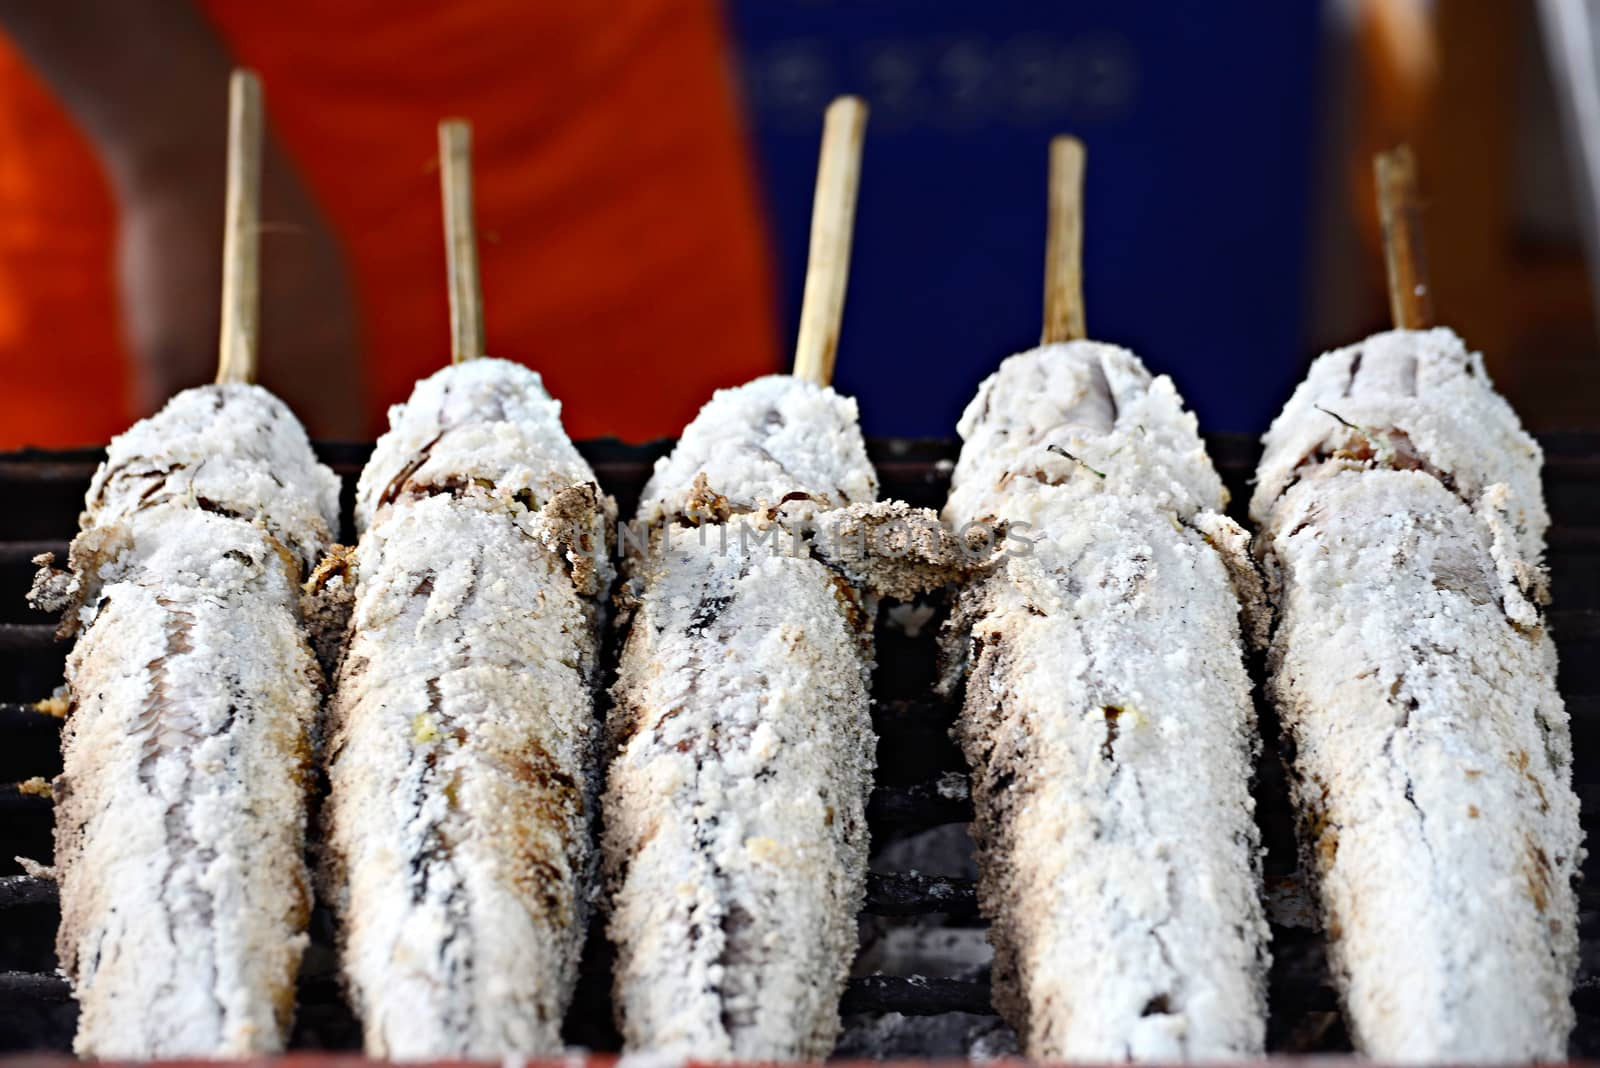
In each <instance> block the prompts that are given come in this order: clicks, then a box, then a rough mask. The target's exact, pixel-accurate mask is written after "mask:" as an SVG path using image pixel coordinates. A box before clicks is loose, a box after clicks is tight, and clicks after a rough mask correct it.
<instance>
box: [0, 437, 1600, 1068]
mask: <svg viewBox="0 0 1600 1068" xmlns="http://www.w3.org/2000/svg"><path fill="white" fill-rule="evenodd" d="M1210 444H1211V449H1212V455H1213V457H1214V458H1215V460H1216V461H1217V465H1218V467H1219V469H1220V470H1221V472H1222V474H1223V477H1224V479H1225V481H1227V483H1228V485H1229V488H1230V490H1231V491H1232V493H1233V499H1234V502H1235V504H1234V510H1235V511H1236V512H1238V511H1240V510H1242V505H1243V502H1244V500H1245V499H1246V497H1247V495H1248V494H1247V491H1248V487H1247V485H1246V479H1247V478H1248V476H1249V472H1250V470H1251V468H1252V467H1253V465H1254V461H1255V458H1256V446H1255V443H1254V442H1253V441H1250V440H1247V439H1244V438H1237V437H1219V438H1215V439H1213V440H1212V441H1211V443H1210ZM1545 446H1546V450H1547V454H1548V457H1547V467H1546V475H1545V480H1546V492H1547V494H1548V496H1549V499H1550V507H1551V512H1552V515H1553V518H1554V520H1555V524H1554V527H1553V528H1552V531H1551V537H1550V557H1549V562H1550V565H1551V569H1552V573H1553V578H1554V586H1555V595H1556V609H1555V611H1554V612H1552V614H1551V620H1552V627H1553V629H1554V632H1555V635H1556V638H1557V643H1558V646H1559V648H1560V651H1561V660H1562V676H1561V681H1562V691H1563V693H1564V694H1565V695H1566V698H1567V707H1568V710H1569V712H1570V714H1571V718H1572V733H1573V746H1574V751H1575V754H1576V775H1575V778H1576V782H1577V786H1578V790H1579V794H1580V796H1581V797H1582V799H1583V810H1584V823H1585V826H1588V825H1589V824H1590V822H1591V821H1590V816H1591V814H1592V811H1593V808H1594V806H1595V805H1596V804H1600V752H1597V750H1596V745H1597V742H1600V738H1597V736H1600V655H1597V654H1600V492H1597V491H1600V435H1563V436H1555V437H1551V438H1548V439H1546V441H1545ZM581 448H582V451H583V452H584V453H585V455H586V456H587V457H588V458H589V459H590V461H591V462H592V463H593V464H594V466H595V469H596V472H597V473H598V474H599V477H600V479H601V482H602V483H603V484H604V485H605V487H606V488H607V489H608V490H609V491H611V492H612V493H614V494H615V495H616V496H617V498H618V503H619V505H620V506H621V510H622V514H624V515H629V514H631V512H632V509H633V507H634V504H635V502H636V501H637V498H638V494H639V491H640V489H641V488H642V486H643V484H644V481H645V479H646V478H647V477H648V476H649V473H650V467H651V464H652V462H653V461H654V459H655V458H656V457H657V456H659V455H661V453H662V452H663V451H664V448H665V446H664V445H656V446H644V447H631V446H625V445H621V444H618V443H615V442H604V441H603V442H591V443H586V444H585V445H583V446H582V447H581ZM319 451H320V453H321V455H322V458H323V459H324V460H325V461H326V462H328V463H329V464H331V465H332V466H333V467H334V469H335V470H336V471H338V472H339V473H340V474H341V475H342V476H344V478H345V490H346V500H345V509H346V532H347V535H348V530H349V522H348V520H349V505H350V500H349V497H350V493H351V491H352V489H353V486H354V475H355V473H356V472H357V471H359V469H360V465H361V464H362V462H363V461H364V460H365V458H366V455H367V452H368V447H367V446H359V445H324V446H321V447H319ZM871 452H872V454H873V460H874V462H875V463H876V464H877V467H878V471H879V474H880V476H881V479H882V483H883V493H884V495H885V496H886V497H899V498H902V499H904V500H907V501H909V502H911V503H913V504H918V505H926V506H930V507H934V508H937V507H939V506H940V505H941V504H942V503H943V498H944V495H945V492H946V489H947V485H948V472H949V463H948V461H950V460H952V459H953V458H954V454H955V448H954V446H953V445H952V444H949V443H932V442H901V441H878V442H873V443H872V447H871ZM99 459H100V453H99V452H98V451H96V450H83V451H76V452H49V453H45V452H30V453H13V454H9V455H4V456H0V500H7V501H10V502H11V504H10V506H9V509H8V512H7V515H6V517H5V518H4V519H3V520H0V827H3V828H4V830H3V831H0V836H3V838H0V857H4V858H5V859H4V861H3V862H0V872H4V873H6V874H4V875H0V1051H10V1050H59V1051H65V1050H66V1049H68V1048H69V1045H70V1041H71V1034H72V1028H73V1017H74V1009H73V1006H72V1004H71V1001H70V998H69V996H68V989H67V985H66V982H65V980H63V979H61V978H60V977H59V976H57V975H56V974H55V971H54V963H55V962H54V957H53V954H52V948H51V943H52V940H53V935H54V928H55V924H56V894H55V887H54V885H53V884H52V883H50V882H48V881H45V880H40V879H35V878H31V877H29V876H26V875H23V874H17V873H19V872H20V871H21V869H20V867H19V866H17V865H16V864H15V863H14V862H13V861H12V860H11V859H10V858H11V857H12V856H14V855H16V856H23V857H29V858H33V859H37V860H40V861H47V860H48V858H49V856H50V802H49V799H48V797H46V796H40V795H39V793H36V792H34V791H33V789H32V787H30V786H28V785H27V783H28V780H30V779H35V778H36V777H42V778H44V779H46V780H48V779H49V778H50V777H51V776H52V775H54V774H55V773H56V772H57V771H58V770H59V768H60V758H59V755H58V754H57V749H56V746H57V740H56V736H57V732H58V730H59V726H60V720H58V719H56V718H54V717H52V716H50V715H48V714H45V713H44V712H41V711H39V710H38V709H37V708H36V705H35V702H37V701H39V700H40V699H41V698H44V697H47V696H48V695H49V694H50V693H51V691H52V690H53V689H54V688H55V687H56V686H57V685H59V683H60V681H61V670H62V662H63V658H64V656H65V653H66V649H65V648H64V647H62V646H61V645H59V644H57V643H56V642H55V641H54V639H53V633H54V624H53V622H50V621H47V620H45V619H44V618H43V617H39V616H37V615H35V614H33V613H31V611H30V610H29V609H28V608H27V606H26V605H25V603H24V601H23V593H24V592H25V591H26V589H27V586H28V583H29V581H30V580H31V577H32V572H33V567H32V565H31V563H30V560H31V558H32V557H33V556H35V555H36V554H38V553H41V552H54V553H56V554H57V556H58V557H62V558H64V555H65V549H66V545H67V541H68V539H69V538H70V537H71V536H72V534H73V532H74V531H75V530H76V526H77V513H78V510H79V507H80V506H81V502H82V500H83V493H84V490H85V488H86V487H87V484H88V479H89V476H90V474H91V473H92V472H93V470H94V466H95V464H97V463H98V462H99ZM937 621H938V620H937V618H935V619H934V620H933V621H932V623H930V624H927V625H925V626H923V627H922V628H921V631H920V633H919V634H918V635H916V636H910V635H908V634H907V633H906V632H905V631H904V630H902V629H899V628H895V627H891V626H888V625H886V624H884V622H883V621H882V620H880V626H879V641H878V658H879V670H878V674H877V678H876V681H875V686H874V689H875V696H876V698H877V701H876V704H875V708H874V721H875V725H876V727H877V730H878V734H879V738H880V742H879V773H878V788H877V790H876V792H875V793H874V795H873V799H872V803H871V806H870V808H869V823H870V825H871V827H872V832H873V838H874V856H875V867H876V868H878V869H879V870H876V871H875V873H874V874H873V875H872V876H871V878H870V881H869V884H868V889H867V900H866V905H865V908H864V910H863V916H862V921H861V927H862V942H863V953H862V958H861V963H860V965H859V966H858V972H864V971H866V970H867V969H868V968H870V966H871V962H872V961H874V960H880V959H882V957H881V954H874V953H873V952H872V951H871V950H872V948H873V947H874V946H875V945H879V944H882V943H885V942H887V941H891V940H893V939H894V937H895V936H896V934H897V932H898V933H899V934H905V933H907V932H908V931H909V932H912V933H916V932H921V933H922V934H927V933H929V932H941V931H949V932H956V933H964V932H970V931H971V930H972V929H974V928H978V927H981V926H982V921H981V919H980V918H979V916H978V910H977V899H976V894H975V891H974V886H973V883H972V881H971V879H970V878H963V877H957V876H955V875H940V874H925V873H920V872H917V871H912V870H908V869H907V868H905V867H904V866H901V867H899V868H898V869H897V868H896V866H895V865H894V864H893V863H891V862H890V858H894V857H897V856H902V855H908V854H906V853H905V851H903V850H896V849H895V848H894V847H895V845H896V844H897V843H904V842H906V841H907V840H908V839H910V838H911V837H912V836H914V835H917V834H918V833H920V832H926V831H929V830H930V829H933V828H938V827H941V826H945V825H950V824H960V823H964V822H965V821H966V820H968V819H969V818H970V816H971V802H970V799H969V797H968V793H967V783H966V775H965V772H964V769H963V767H962V763H961V758H960V754H959V752H958V751H957V749H956V748H955V746H954V744H953V743H952V742H951V741H950V739H949V736H948V728H949V726H950V724H951V722H952V720H953V719H954V715H955V709H954V708H952V707H949V706H948V705H945V704H942V703H940V702H938V701H936V700H934V699H933V698H931V697H930V696H929V689H930V683H931V681H932V677H933V672H934V651H933V638H932V635H933V632H934V630H935V629H936V626H935V624H936V623H937ZM1251 669H1252V673H1253V674H1254V676H1255V677H1256V679H1257V680H1258V682H1259V679H1260V664H1259V663H1253V664H1252V665H1251ZM1259 712H1260V715H1261V725H1262V730H1263V734H1264V736H1265V737H1266V739H1267V745H1266V746H1265V753H1264V754H1263V757H1262V760H1261V763H1260V766H1259V768H1258V771H1257V784H1256V795H1257V797H1258V799H1259V801H1260V805H1259V809H1258V811H1259V813H1260V818H1261V820H1262V830H1263V835H1264V838H1265V842H1266V845H1267V850H1268V852H1267V859H1266V877H1267V897H1268V912H1269V918H1270V919H1271V921H1272V933H1273V956H1274V963H1273V969H1272V975H1271V988H1270V994H1269V996H1270V1004H1271V1018H1270V1022H1269V1033H1268V1042H1269V1048H1270V1049H1271V1050H1272V1051H1273V1052H1282V1053H1306V1052H1336V1051H1340V1050H1346V1049H1348V1048H1349V1047H1348V1043H1347V1040H1346V1038H1345V1036H1344V1032H1343V1030H1342V1027H1341V1025H1340V1023H1339V1020H1338V1012H1337V1007H1336V1004H1335V999H1334V996H1333V992H1332V990H1331V988H1330V987H1329V986H1328V983H1327V976H1326V968H1325V963H1324V955H1323V944H1322V940H1321V935H1320V933H1319V932H1318V931H1317V929H1316V922H1315V918H1314V910H1313V909H1312V908H1311V906H1310V905H1309V903H1308V901H1307V899H1306V897H1305V894H1304V893H1303V891H1302V889H1301V888H1300V886H1299V884H1298V882H1297V879H1296V874H1295V846H1294V839H1293V823H1292V820H1291V818H1290V816H1289V810H1288V803H1287V799H1286V790H1285V785H1284V779H1283V773H1282V770H1281V768H1280V766H1279V764H1278V761H1277V757H1276V751H1275V747H1274V746H1273V744H1272V741H1273V739H1275V737H1276V731H1277V724H1276V720H1275V718H1274V717H1273V715H1272V714H1271V710H1270V709H1267V708H1265V707H1261V708H1259ZM958 837H959V836H958ZM963 859H964V858H963V857H962V856H961V855H960V853H959V851H956V852H955V853H953V855H952V859H951V861H950V864H951V865H952V866H951V867H950V868H949V869H947V870H949V871H955V870H956V868H957V867H959V866H960V865H961V863H962V861H963ZM963 874H968V875H970V872H966V873H963ZM1581 904H1582V909H1583V913H1582V921H1581V931H1582V936H1583V964H1582V969H1581V973H1580V977H1579V986H1578V992H1577V995H1576V1001H1577V1009H1578V1028H1577V1031H1576V1033H1575V1035H1574V1037H1573V1052H1574V1054H1575V1055H1577V1056H1580V1057H1582V1056H1593V1055H1595V1054H1597V1053H1600V892H1597V891H1596V890H1593V889H1585V890H1584V891H1583V892H1582V895H1581ZM593 928H594V929H593V930H592V931H591V937H590V941H589V946H588V949H587V952H586V956H585V964H584V970H583V975H582V979H581V981H580V987H579V991H578V994H577V997H576V998H575V1000H574V1005H573V1009H572V1012H571V1013H570V1015H569V1017H568V1021H567V1037H568V1039H569V1041H571V1042H572V1043H574V1044H576V1045H583V1046H587V1047H588V1048H590V1049H594V1050H597V1051H607V1050H614V1049H615V1048H616V1045H617V1036H616V1034H615V1031H614V1030H613V1029H612V1025H611V1019H610V1007H609V1004H608V997H607V991H608V988H609V983H610V979H609V959H608V957H609V953H608V950H607V947H606V946H605V943H604V940H603V938H600V937H599V935H598V928H599V924H598V923H596V924H594V925H593ZM332 934H333V932H332V925H331V922H330V920H329V918H328V916H327V915H326V913H325V912H323V911H321V910H318V912H317V913H316V914H315V915H314V917H313V921H312V937H313V945H312V947H311V949H310V951H309V952H308V953H307V955H306V960H305V965H304V967H303V969H302V975H301V980H300V986H299V1011H298V1014H297V1021H296V1028H295V1034H294V1037H293V1045H294V1046H296V1047H298V1048H307V1049H319V1048H320V1049H352V1048H356V1047H357V1046H358V1045H359V1040H358V1032H357V1030H356V1027H355V1023H354V1021H353V1019H351V1017H350V1014H349V1011H348V1009H347V1008H346V1007H345V1005H344V1003H343V1000H342V997H341V994H340V991H339V989H338V984H337V982H336V979H335V962H334V956H333V950H332ZM968 940H969V941H970V940H971V939H970V938H969V939H968ZM956 972H957V974H938V973H934V972H932V971H930V972H929V973H928V974H920V975H906V974H894V975H886V974H858V976H857V977H856V978H855V979H853V980H852V982H851V984H850V987H849V989H848V992H847V993H846V995H845V999H844V1004H843V1006H842V1008H843V1012H844V1013H845V1015H846V1017H847V1025H851V1024H853V1025H855V1026H853V1027H852V1026H847V1034H846V1039H845V1046H846V1047H847V1048H849V1049H850V1051H851V1052H854V1053H868V1054H870V1053H873V1052H879V1053H883V1052H889V1053H893V1052H902V1053H903V1052H905V1051H906V1050H907V1049H910V1050H911V1051H913V1052H923V1053H930V1054H933V1053H945V1054H948V1053H961V1052H964V1050H963V1049H962V1048H960V1043H959V1041H957V1042H956V1045H955V1046H954V1048H952V1047H949V1046H948V1045H946V1046H941V1045H939V1043H938V1042H936V1041H934V1040H932V1039H930V1040H929V1042H928V1043H925V1044H923V1045H918V1044H917V1043H916V1042H912V1043H911V1044H910V1045H909V1046H908V1045H907V1044H906V1043H905V1042H904V1040H903V1039H902V1040H901V1041H900V1044H899V1045H896V1046H894V1047H893V1048H892V1049H874V1048H873V1047H872V1046H871V1045H870V1043H866V1040H865V1039H863V1038H861V1037H860V1036H859V1034H858V1032H859V1031H860V1030H861V1029H862V1028H863V1027H865V1025H866V1024H867V1023H868V1022H881V1021H882V1014H886V1013H899V1014H904V1015H905V1016H908V1017H918V1018H925V1017H933V1016H938V1015H941V1014H949V1013H964V1014H973V1016H975V1017H981V1016H983V1015H986V1014H991V1013H992V1009H991V1008H990V1000H989V986H988V977H987V975H986V973H985V972H984V970H983V968H982V967H981V966H977V967H973V968H968V969H965V970H962V969H956ZM972 1018H973V1017H971V1016H969V1017H963V1018H962V1019H972ZM952 1019H954V1018H952ZM901 1029H902V1032H904V1033H909V1034H913V1035H915V1034H916V1033H918V1031H919V1030H921V1031H927V1032H930V1033H931V1032H933V1031H935V1030H939V1028H938V1027H937V1026H936V1025H934V1024H932V1023H929V1022H927V1021H924V1022H923V1024H921V1025H919V1024H917V1023H915V1022H913V1023H911V1024H904V1023H903V1022H902V1023H901ZM944 1030H945V1031H946V1032H948V1030H949V1029H948V1028H945V1029H944ZM989 1030H990V1032H991V1033H993V1032H995V1031H997V1030H998V1029H997V1028H995V1027H994V1026H993V1025H990V1027H989ZM999 1048H1000V1049H1001V1050H1002V1051H1003V1050H1004V1040H1003V1037H1002V1039H1001V1045H1000V1047H999Z"/></svg>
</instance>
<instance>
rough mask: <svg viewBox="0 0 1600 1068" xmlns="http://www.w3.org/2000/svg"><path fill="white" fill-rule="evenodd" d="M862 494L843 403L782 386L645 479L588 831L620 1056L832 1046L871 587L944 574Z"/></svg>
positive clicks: (727, 402) (853, 835)
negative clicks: (602, 877)
mask: <svg viewBox="0 0 1600 1068" xmlns="http://www.w3.org/2000/svg"><path fill="white" fill-rule="evenodd" d="M876 497H877V478H876V476H875V474H874V472H873V470H872V466H871V464H870V463H869V462H868V460H867V456H866V450H865V446H864V444H863V442H862V439H861V432H860V430H859V428H858V426H857V422H856V407H855V403H854V402H853V401H851V400H849V399H847V398H844V397H841V396H840V395H838V394H837V393H835V392H833V390H831V389H828V388H826V387H821V386H816V385H812V384H809V383H806V382H803V381H801V380H799V379H796V378H791V377H788V376H772V377H768V378H762V379H757V380H756V381H754V382H751V383H749V384H747V385H745V386H742V387H740V388H738V389H732V390H725V391H722V392H719V393H718V394H717V395H716V396H715V397H714V398H713V399H712V400H711V402H710V403H709V404H707V405H706V407H705V408H704V409H703V410H702V411H701V413H700V415H699V416H697V417H696V419H695V420H694V421H693V422H692V423H690V424H689V426H688V427H687V428H686V429H685V431H684V433H683V437H682V440H681V441H680V442H679V444H678V446H677V448H676V449H675V450H674V451H673V453H672V455H670V456H669V457H666V458H664V459H663V460H661V461H660V462H659V463H658V465H657V468H656V472H655V477H654V478H653V479H652V481H651V483H650V484H649V485H648V486H647V487H646V489H645V492H644V497H643V503H642V504H641V506H640V509H639V526H638V530H639V537H640V541H641V543H640V544H637V545H633V546H631V550H632V551H630V553H629V555H628V557H627V559H626V561H625V563H626V568H627V580H628V581H627V587H626V590H625V600H626V602H627V603H628V604H629V605H630V606H631V609H632V618H631V622H630V624H629V627H628V631H627V637H626V641H625V644H624V647H623V652H622V660H621V665H620V668H619V674H618V679H617V683H616V686H615V689H614V691H613V696H614V697H615V706H614V711H613V712H612V714H611V717H610V720H609V722H608V735H609V737H610V740H611V748H612V753H613V755H612V757H611V761H610V765H609V770H608V777H607V785H606V794H605V799H604V805H603V811H604V814H605V829H604V835H603V840H602V853H603V864H604V870H605V873H606V886H607V899H608V904H609V913H610V915H609V924H608V928H607V933H608V934H609V935H610V938H611V941H612V943H613V944H614V945H615V947H616V964H615V986H614V1002H615V1006H616V1014H617V1022H618V1026H619V1027H620V1029H621V1031H622V1034H623V1039H624V1042H625V1044H626V1047H627V1048H628V1049H630V1050H637V1051H647V1050H648V1051H654V1052H660V1053H663V1054H668V1055H683V1056H693V1057H695V1058H696V1059H739V1060H747V1061H758V1060H760V1061H765V1060H816V1059H821V1058H823V1057H826V1056H827V1055H828V1054H829V1053H830V1052H831V1051H832V1049H833V1045H834V1040H835V1038H836V1036H837V1034H838V1030H839V998H840V995H841V994H842V992H843V989H844V983H845V980H846V978H847V976H848V974H849V970H850V964H851V961H852V959H853V957H854V955H855V947H856V914H857V912H858V910H859V908H860V905H861V898H862V894H863V890H864V886H865V879H866V868H867V844H868V836H867V827H866V818H865V808H866V802H867V797H868V795H869V793H870V792H871V789H872V771H873V766H874V746H875V738H874V735H873V732H872V721H871V716H870V713H869V708H868V686H869V681H870V672H871V667H872V620H873V618H874V615H875V610H876V600H875V597H876V595H877V594H878V593H879V592H883V593H889V594H894V595H897V596H901V597H909V596H910V595H911V594H912V592H914V591H915V590H916V589H923V588H927V587H928V586H929V585H937V584H938V583H939V582H942V581H945V580H946V579H948V577H949V576H950V575H951V574H953V573H954V572H955V570H956V569H958V568H959V567H960V566H961V559H960V557H959V554H957V553H956V552H955V551H954V549H953V543H952V541H951V539H950V538H949V537H948V536H947V535H945V534H944V533H943V532H942V531H941V530H940V529H939V527H938V525H937V522H936V520H935V517H934V516H932V514H931V513H923V514H918V513H916V512H914V511H913V510H911V509H908V508H906V507H905V506H904V505H897V504H888V503H875V502H876ZM646 529H648V531H649V535H650V536H649V539H648V543H645V542H646V539H645V531H646ZM891 530H892V533H891ZM875 537H876V538H877V539H879V540H878V542H874V541H873V539H874V538H875ZM885 537H888V538H891V539H893V540H894V546H893V548H892V549H891V550H890V552H889V553H880V554H879V556H878V557H877V558H876V559H875V558H873V557H872V555H871V551H870V546H871V545H872V544H879V545H880V547H881V540H882V539H883V538H885ZM863 545H867V546H868V547H869V548H868V551H867V552H865V553H864V552H861V551H860V550H861V548H862V546H863ZM852 547H853V549H854V551H851V550H852Z"/></svg>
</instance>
